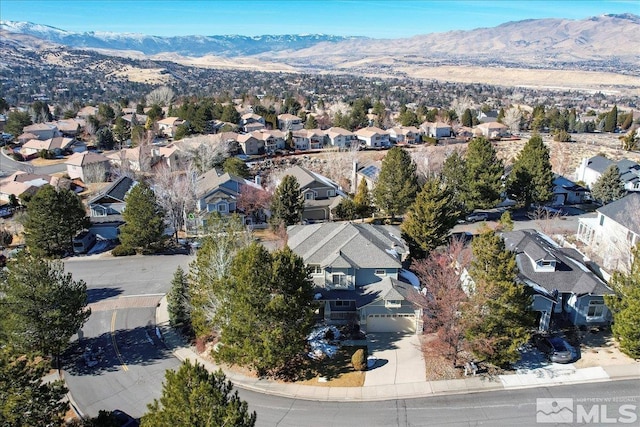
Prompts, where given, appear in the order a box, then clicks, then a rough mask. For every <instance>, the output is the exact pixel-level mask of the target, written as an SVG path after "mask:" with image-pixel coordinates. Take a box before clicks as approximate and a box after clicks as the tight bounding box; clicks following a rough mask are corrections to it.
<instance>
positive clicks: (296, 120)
mask: <svg viewBox="0 0 640 427" xmlns="http://www.w3.org/2000/svg"><path fill="white" fill-rule="evenodd" d="M303 127H304V123H303V122H302V119H301V118H300V117H298V116H294V115H293V114H288V113H286V114H279V115H278V129H280V130H281V131H290V130H291V131H293V130H300V129H302V128H303Z"/></svg>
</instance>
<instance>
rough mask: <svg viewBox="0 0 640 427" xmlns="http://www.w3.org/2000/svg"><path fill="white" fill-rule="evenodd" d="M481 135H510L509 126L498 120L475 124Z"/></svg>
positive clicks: (491, 137) (490, 136) (488, 137)
mask: <svg viewBox="0 0 640 427" xmlns="http://www.w3.org/2000/svg"><path fill="white" fill-rule="evenodd" d="M476 129H477V130H478V131H479V132H480V135H481V136H484V137H485V138H487V139H500V138H502V137H508V136H511V133H510V132H509V127H508V126H505V125H503V124H502V123H498V122H487V123H482V124H480V125H478V126H476Z"/></svg>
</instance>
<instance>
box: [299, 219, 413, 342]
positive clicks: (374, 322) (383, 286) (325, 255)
mask: <svg viewBox="0 0 640 427" xmlns="http://www.w3.org/2000/svg"><path fill="white" fill-rule="evenodd" d="M287 233H288V240H287V244H288V245H289V247H290V248H291V250H292V251H293V252H295V253H296V254H297V255H299V256H300V257H302V258H303V259H304V262H305V264H306V265H307V267H308V268H309V270H310V272H311V277H312V280H313V283H314V285H315V291H316V296H317V298H318V299H319V300H320V301H321V302H322V303H323V304H322V308H321V315H322V316H323V318H324V319H325V321H326V322H328V323H346V322H350V321H355V322H357V323H358V324H359V325H360V328H361V329H363V330H364V331H366V332H415V331H417V330H422V325H421V310H420V308H419V307H417V306H416V305H415V304H414V301H416V300H418V298H416V294H417V293H418V292H417V290H415V289H414V288H413V287H412V286H411V285H409V284H407V283H404V282H401V281H399V280H398V275H399V272H400V270H401V269H402V261H403V260H404V259H405V258H406V256H407V254H408V250H407V247H406V245H405V244H404V242H403V241H402V240H401V239H400V238H399V237H398V236H400V232H399V230H397V229H396V228H394V227H390V226H381V225H372V224H364V223H351V222H328V223H322V224H311V225H294V226H290V227H289V228H288V229H287Z"/></svg>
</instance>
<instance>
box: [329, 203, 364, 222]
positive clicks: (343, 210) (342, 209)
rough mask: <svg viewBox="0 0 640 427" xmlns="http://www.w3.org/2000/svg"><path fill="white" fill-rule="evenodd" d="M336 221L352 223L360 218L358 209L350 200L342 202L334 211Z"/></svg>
mask: <svg viewBox="0 0 640 427" xmlns="http://www.w3.org/2000/svg"><path fill="white" fill-rule="evenodd" d="M333 215H334V216H335V217H336V219H341V220H347V221H351V220H354V219H356V218H357V217H358V207H357V205H356V204H355V202H354V201H353V200H351V199H350V198H348V197H347V198H344V199H342V200H340V203H338V206H336V207H335V208H334V210H333Z"/></svg>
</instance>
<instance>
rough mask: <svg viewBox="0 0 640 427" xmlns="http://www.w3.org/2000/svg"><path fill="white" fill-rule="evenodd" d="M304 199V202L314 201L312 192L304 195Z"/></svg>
mask: <svg viewBox="0 0 640 427" xmlns="http://www.w3.org/2000/svg"><path fill="white" fill-rule="evenodd" d="M304 198H305V199H306V200H313V199H314V194H313V192H311V191H309V192H308V193H304Z"/></svg>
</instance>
